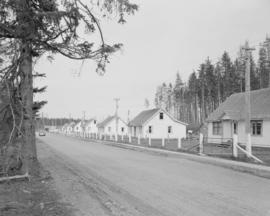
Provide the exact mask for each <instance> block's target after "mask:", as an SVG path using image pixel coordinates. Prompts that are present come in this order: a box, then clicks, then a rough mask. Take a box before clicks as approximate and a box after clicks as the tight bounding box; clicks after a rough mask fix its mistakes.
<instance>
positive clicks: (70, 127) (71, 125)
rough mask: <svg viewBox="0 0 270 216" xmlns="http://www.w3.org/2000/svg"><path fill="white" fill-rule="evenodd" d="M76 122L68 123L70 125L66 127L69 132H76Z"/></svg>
mask: <svg viewBox="0 0 270 216" xmlns="http://www.w3.org/2000/svg"><path fill="white" fill-rule="evenodd" d="M75 125H76V123H75V122H71V123H69V124H68V126H67V127H66V133H67V134H72V133H74V127H75Z"/></svg>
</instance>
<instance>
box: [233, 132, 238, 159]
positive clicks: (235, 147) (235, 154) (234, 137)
mask: <svg viewBox="0 0 270 216" xmlns="http://www.w3.org/2000/svg"><path fill="white" fill-rule="evenodd" d="M237 144H238V136H237V134H234V135H233V157H234V158H237V157H238V152H237Z"/></svg>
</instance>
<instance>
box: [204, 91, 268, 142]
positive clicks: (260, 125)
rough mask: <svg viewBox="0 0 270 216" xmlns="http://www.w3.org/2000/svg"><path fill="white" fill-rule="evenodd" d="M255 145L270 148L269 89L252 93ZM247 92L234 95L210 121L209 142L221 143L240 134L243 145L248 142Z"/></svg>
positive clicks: (252, 128)
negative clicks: (246, 119)
mask: <svg viewBox="0 0 270 216" xmlns="http://www.w3.org/2000/svg"><path fill="white" fill-rule="evenodd" d="M250 105H251V122H250V126H251V128H250V129H251V143H252V146H262V147H270V88H265V89H260V90H255V91H251V93H250ZM245 112H246V106H245V93H237V94H233V95H231V96H230V97H229V98H228V99H227V100H226V101H225V102H224V103H222V104H221V105H220V106H219V107H218V108H217V109H216V110H215V111H214V112H213V113H211V114H210V115H209V117H208V119H207V124H208V142H215V143H216V142H221V141H223V142H224V141H226V140H229V139H232V138H233V134H237V135H238V142H239V143H240V144H245V143H246V134H245Z"/></svg>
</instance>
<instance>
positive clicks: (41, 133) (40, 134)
mask: <svg viewBox="0 0 270 216" xmlns="http://www.w3.org/2000/svg"><path fill="white" fill-rule="evenodd" d="M38 135H39V136H46V133H45V131H39V133H38Z"/></svg>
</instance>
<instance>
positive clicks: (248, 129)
mask: <svg viewBox="0 0 270 216" xmlns="http://www.w3.org/2000/svg"><path fill="white" fill-rule="evenodd" d="M242 49H243V50H244V58H245V66H246V67H245V68H246V69H245V107H246V109H245V115H246V118H245V123H246V128H245V131H246V151H247V152H248V155H252V145H251V127H250V120H251V108H250V106H251V105H250V65H251V63H250V60H251V52H252V51H253V50H255V49H254V48H250V47H249V44H248V42H246V44H245V46H244V47H243V48H242Z"/></svg>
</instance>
